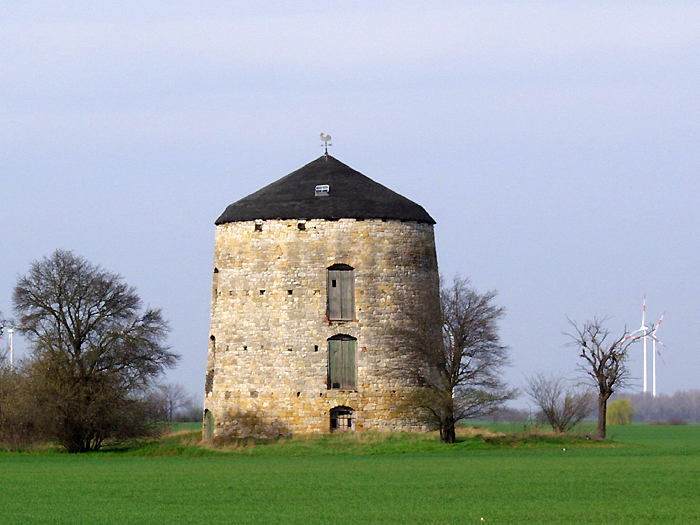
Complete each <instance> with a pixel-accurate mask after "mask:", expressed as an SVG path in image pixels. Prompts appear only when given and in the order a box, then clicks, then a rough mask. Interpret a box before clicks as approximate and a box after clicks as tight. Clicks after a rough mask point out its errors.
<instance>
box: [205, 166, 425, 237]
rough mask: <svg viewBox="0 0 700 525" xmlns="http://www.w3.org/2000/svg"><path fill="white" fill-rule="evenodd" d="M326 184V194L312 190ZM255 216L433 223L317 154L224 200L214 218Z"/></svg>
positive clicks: (418, 208)
mask: <svg viewBox="0 0 700 525" xmlns="http://www.w3.org/2000/svg"><path fill="white" fill-rule="evenodd" d="M323 184H327V185H328V186H329V187H330V191H329V193H328V195H324V196H316V195H315V188H316V186H319V185H323ZM255 219H390V220H400V221H417V222H426V223H428V224H435V221H434V220H433V218H432V217H431V216H430V215H428V212H426V211H425V210H424V209H423V207H422V206H420V205H419V204H416V203H415V202H413V201H410V200H408V199H407V198H406V197H403V196H401V195H399V194H398V193H396V192H394V191H391V190H390V189H389V188H387V187H386V186H382V185H381V184H379V183H378V182H374V181H373V180H372V179H370V178H369V177H366V176H364V175H363V174H362V173H360V172H359V171H355V170H354V169H352V168H351V167H350V166H347V165H345V164H343V163H342V162H340V161H339V160H337V159H335V158H333V157H331V156H327V155H322V156H321V157H319V158H317V159H316V160H314V161H313V162H310V163H309V164H307V165H306V166H304V167H302V168H299V169H298V170H296V171H293V172H292V173H290V174H289V175H287V176H285V177H282V178H281V179H279V180H277V181H275V182H273V183H272V184H268V185H267V186H265V187H264V188H263V189H261V190H258V191H256V192H255V193H252V194H250V195H248V196H247V197H245V198H243V199H241V200H239V201H237V202H234V203H233V204H231V205H229V206H228V208H226V211H224V213H223V214H221V217H219V218H218V219H217V220H216V224H224V223H227V222H238V221H252V220H255Z"/></svg>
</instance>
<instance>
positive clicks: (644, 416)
mask: <svg viewBox="0 0 700 525" xmlns="http://www.w3.org/2000/svg"><path fill="white" fill-rule="evenodd" d="M625 398H627V399H629V400H630V401H631V402H632V406H633V407H634V415H633V416H632V420H633V421H648V422H666V423H671V424H678V423H683V422H690V421H700V390H695V389H693V390H679V391H678V392H676V393H675V394H673V395H670V396H669V395H668V394H658V395H657V396H656V397H653V396H652V395H651V394H649V393H646V394H645V393H637V394H632V393H624V392H622V393H620V394H617V395H616V396H615V399H625Z"/></svg>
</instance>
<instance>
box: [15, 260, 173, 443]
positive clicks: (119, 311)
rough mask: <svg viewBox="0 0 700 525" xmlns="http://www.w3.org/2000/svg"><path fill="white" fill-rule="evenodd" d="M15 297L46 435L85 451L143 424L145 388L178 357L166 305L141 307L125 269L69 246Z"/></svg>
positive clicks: (33, 273) (23, 281) (39, 266)
mask: <svg viewBox="0 0 700 525" xmlns="http://www.w3.org/2000/svg"><path fill="white" fill-rule="evenodd" d="M13 302H14V309H15V312H16V313H17V314H18V316H19V317H20V318H21V323H20V325H19V331H20V332H22V333H23V334H24V335H25V336H26V337H27V338H28V339H29V342H30V343H31V349H32V357H31V360H30V362H29V364H28V368H27V370H28V377H29V381H30V383H31V388H32V392H33V394H34V396H35V403H36V404H37V410H38V411H40V413H41V414H42V415H43V417H44V422H43V424H44V425H45V428H46V431H47V433H48V435H50V436H51V437H52V438H54V439H56V440H58V441H59V442H60V443H61V444H62V445H63V446H64V447H65V448H66V449H67V450H68V451H70V452H83V451H87V450H97V449H99V448H100V447H101V446H102V444H103V442H104V440H105V439H108V438H113V437H117V438H120V437H131V436H132V435H134V434H138V433H139V432H141V431H143V430H144V424H143V421H144V418H143V414H144V412H145V407H144V403H143V401H142V400H141V399H140V397H142V396H141V394H142V392H144V391H145V390H146V389H147V388H148V386H149V385H150V383H151V382H152V381H153V380H154V379H155V378H157V376H158V375H160V374H161V372H162V371H163V370H164V369H165V368H167V367H171V366H173V365H174V364H175V363H176V361H177V358H178V356H177V355H175V354H173V353H172V352H170V351H169V349H168V347H167V346H164V345H163V341H164V340H165V337H166V334H167V332H168V325H167V322H166V321H165V320H164V319H163V317H162V315H161V312H160V310H156V309H152V308H146V309H145V310H142V306H141V299H140V298H139V296H138V295H137V294H136V291H135V290H134V288H131V287H129V286H127V285H126V284H125V283H124V282H123V280H122V278H121V277H120V276H119V275H117V274H114V273H111V272H108V271H106V270H104V269H102V268H101V267H100V266H96V265H93V264H91V263H90V262H88V261H87V260H85V259H84V258H82V257H79V256H76V255H74V254H73V253H72V252H68V251H63V250H57V251H55V252H54V253H53V254H52V255H51V256H49V257H45V258H44V259H42V260H40V261H35V262H34V263H32V265H31V267H30V270H29V273H28V274H27V275H26V276H22V277H20V278H19V279H18V281H17V284H16V286H15V289H14V294H13Z"/></svg>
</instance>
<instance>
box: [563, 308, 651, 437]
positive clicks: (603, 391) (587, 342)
mask: <svg viewBox="0 0 700 525" xmlns="http://www.w3.org/2000/svg"><path fill="white" fill-rule="evenodd" d="M607 320H608V318H607V317H604V318H602V319H599V318H597V317H595V318H594V319H593V320H592V321H586V322H585V323H584V324H583V326H579V325H578V324H576V322H574V321H572V320H571V319H569V322H570V323H571V325H572V326H573V327H574V333H571V334H566V335H568V336H569V337H570V338H571V343H570V345H571V346H576V347H578V348H579V349H580V352H581V354H580V357H581V358H582V359H583V361H584V363H583V364H582V365H579V368H580V369H581V371H583V373H584V374H585V375H586V376H587V377H588V379H589V381H590V383H591V384H592V385H593V386H594V387H595V389H596V391H597V393H598V438H599V439H605V414H606V411H607V405H608V399H610V396H611V395H613V394H614V393H615V392H616V391H617V390H618V389H619V388H622V387H624V386H626V385H627V382H628V381H629V377H630V376H629V370H628V369H627V359H628V357H629V353H628V350H629V347H630V345H632V344H633V343H635V342H637V341H638V338H635V337H630V334H629V332H628V331H627V329H626V328H625V330H624V331H623V333H622V335H620V336H619V337H616V338H615V337H614V338H610V330H608V329H606V328H605V327H604V326H603V325H604V323H605V321H607Z"/></svg>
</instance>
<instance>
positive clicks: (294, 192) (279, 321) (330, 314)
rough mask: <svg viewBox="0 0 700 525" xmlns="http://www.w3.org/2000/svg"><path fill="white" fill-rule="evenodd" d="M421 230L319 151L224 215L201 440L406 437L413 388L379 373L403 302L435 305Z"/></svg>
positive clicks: (422, 225)
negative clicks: (388, 433) (393, 433)
mask: <svg viewBox="0 0 700 525" xmlns="http://www.w3.org/2000/svg"><path fill="white" fill-rule="evenodd" d="M322 140H324V141H325V142H327V141H328V140H330V136H327V135H326V136H322ZM434 223H435V221H434V220H433V218H432V217H431V216H430V215H429V214H428V213H427V212H426V211H425V210H424V209H423V208H422V207H421V206H420V205H418V204H416V203H414V202H412V201H410V200H408V199H407V198H405V197H403V196H401V195H399V194H397V193H395V192H393V191H392V190H390V189H388V188H386V187H385V186H382V185H381V184H379V183H377V182H375V181H373V180H371V179H370V178H368V177H366V176H365V175H362V174H361V173H359V172H358V171H356V170H354V169H352V168H350V167H349V166H347V165H345V164H343V163H342V162H340V161H339V160H337V159H335V158H334V157H332V156H330V155H328V154H327V150H326V153H325V154H324V155H322V156H321V157H319V158H318V159H316V160H314V161H313V162H310V163H309V164H307V165H306V166H303V167H302V168H300V169H298V170H296V171H294V172H292V173H290V174H289V175H287V176H285V177H282V178H281V179H279V180H277V181H276V182H273V183H271V184H269V185H268V186H266V187H264V188H262V189H261V190H259V191H257V192H255V193H253V194H251V195H249V196H247V197H245V198H243V199H241V200H239V201H237V202H235V203H233V204H231V205H230V206H228V207H227V208H226V210H225V211H224V213H223V214H222V215H221V216H220V217H219V218H218V219H217V221H216V239H215V253H214V270H213V284H212V308H211V329H210V337H209V339H210V343H209V355H208V361H207V376H206V383H205V401H204V408H205V430H204V436H205V438H208V437H211V436H214V435H227V434H230V435H238V436H277V435H291V434H299V433H322V432H329V431H338V430H362V429H380V430H382V429H384V430H401V429H415V428H420V425H419V424H418V422H416V421H415V420H411V419H409V418H406V417H404V416H403V415H402V413H401V410H400V407H401V403H402V400H403V399H405V396H406V395H408V394H409V393H410V390H411V388H414V386H412V385H411V384H410V382H409V381H408V380H405V379H402V378H400V377H396V376H395V375H392V374H390V373H389V371H390V370H391V369H392V368H393V367H392V364H393V363H394V360H396V359H401V356H400V355H399V353H398V350H397V344H398V343H397V339H396V337H395V336H394V335H392V332H393V331H394V329H395V328H396V327H397V326H400V325H401V323H405V322H406V312H407V309H408V305H409V304H410V303H411V302H412V301H414V300H415V298H416V297H417V296H418V295H419V294H423V295H425V296H426V297H427V298H426V300H427V301H438V300H439V299H438V281H439V278H438V269H437V257H436V253H435V240H434V235H433V224H434ZM394 333H395V332H394Z"/></svg>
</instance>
